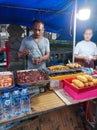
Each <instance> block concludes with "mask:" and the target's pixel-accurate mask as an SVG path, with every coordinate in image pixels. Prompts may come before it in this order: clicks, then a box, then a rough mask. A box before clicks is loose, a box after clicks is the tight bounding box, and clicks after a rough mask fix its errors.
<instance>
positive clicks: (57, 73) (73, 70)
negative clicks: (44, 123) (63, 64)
mask: <svg viewBox="0 0 97 130" xmlns="http://www.w3.org/2000/svg"><path fill="white" fill-rule="evenodd" d="M78 72H82V70H81V68H74V69H65V70H56V71H51V70H49V71H48V74H49V75H50V76H52V75H54V74H56V75H60V74H69V73H78Z"/></svg>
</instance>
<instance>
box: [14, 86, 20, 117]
mask: <svg viewBox="0 0 97 130" xmlns="http://www.w3.org/2000/svg"><path fill="white" fill-rule="evenodd" d="M13 105H14V107H13V109H14V114H15V115H17V116H18V115H20V114H21V94H20V91H19V89H18V87H17V86H15V87H14V92H13Z"/></svg>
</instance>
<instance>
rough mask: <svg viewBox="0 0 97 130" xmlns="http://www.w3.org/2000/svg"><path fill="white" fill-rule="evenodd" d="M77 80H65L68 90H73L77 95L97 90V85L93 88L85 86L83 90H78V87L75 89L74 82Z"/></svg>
mask: <svg viewBox="0 0 97 130" xmlns="http://www.w3.org/2000/svg"><path fill="white" fill-rule="evenodd" d="M73 79H76V78H68V79H65V80H64V85H65V86H67V87H68V88H71V89H72V90H73V91H75V92H76V93H83V92H87V91H90V90H94V89H97V84H96V85H93V86H85V87H83V88H78V87H74V86H73V85H72V80H73Z"/></svg>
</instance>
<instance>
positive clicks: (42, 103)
mask: <svg viewBox="0 0 97 130" xmlns="http://www.w3.org/2000/svg"><path fill="white" fill-rule="evenodd" d="M65 105H66V104H65V103H64V102H63V101H62V100H61V99H60V98H59V97H58V96H57V95H56V94H55V93H54V92H53V91H49V92H45V93H41V94H40V95H38V96H35V97H32V98H31V112H30V113H28V114H27V115H26V114H21V116H18V117H14V118H12V119H10V120H6V119H4V120H1V121H0V124H1V123H6V122H15V121H16V120H18V121H19V120H23V119H26V118H30V117H34V116H38V115H41V114H43V113H47V112H49V111H52V110H54V109H59V108H61V107H64V106H65Z"/></svg>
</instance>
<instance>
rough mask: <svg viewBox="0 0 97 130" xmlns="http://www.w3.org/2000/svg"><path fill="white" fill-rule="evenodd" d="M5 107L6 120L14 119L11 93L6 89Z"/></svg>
mask: <svg viewBox="0 0 97 130" xmlns="http://www.w3.org/2000/svg"><path fill="white" fill-rule="evenodd" d="M3 107H4V116H5V118H6V119H10V118H12V117H13V112H12V96H11V94H10V93H9V89H8V88H6V89H4V99H3Z"/></svg>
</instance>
